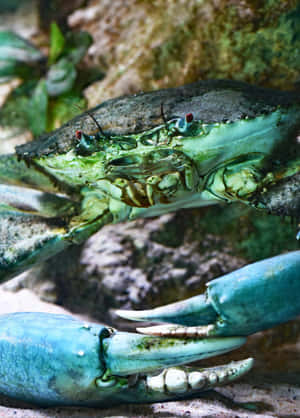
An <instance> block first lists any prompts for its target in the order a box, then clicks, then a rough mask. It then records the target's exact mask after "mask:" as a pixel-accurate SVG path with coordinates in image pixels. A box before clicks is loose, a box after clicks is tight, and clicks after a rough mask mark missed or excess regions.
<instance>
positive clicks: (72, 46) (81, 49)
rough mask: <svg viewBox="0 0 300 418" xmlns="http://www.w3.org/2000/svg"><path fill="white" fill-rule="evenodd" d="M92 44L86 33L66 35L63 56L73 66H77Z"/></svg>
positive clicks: (89, 36)
mask: <svg viewBox="0 0 300 418" xmlns="http://www.w3.org/2000/svg"><path fill="white" fill-rule="evenodd" d="M92 42H93V40H92V37H91V35H90V34H89V33H88V32H84V31H81V32H69V33H68V35H67V43H66V48H65V56H66V57H68V59H69V60H71V61H72V62H73V63H74V64H78V63H79V61H81V59H82V58H83V57H84V56H85V54H86V52H87V50H88V48H89V47H90V46H91V45H92Z"/></svg>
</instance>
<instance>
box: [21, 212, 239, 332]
mask: <svg viewBox="0 0 300 418" xmlns="http://www.w3.org/2000/svg"><path fill="white" fill-rule="evenodd" d="M197 213H198V215H197ZM197 216H200V217H201V211H197V212H196V217H194V218H193V222H190V219H191V217H190V215H189V212H188V211H186V212H179V213H175V214H168V215H165V216H162V217H160V218H157V219H147V220H138V221H134V222H131V223H125V224H118V225H109V226H106V227H105V228H103V229H102V230H101V231H99V232H98V233H97V234H95V235H94V236H92V237H91V238H90V239H89V240H88V241H87V242H86V243H85V244H83V246H81V247H78V246H74V247H72V248H69V249H68V250H66V251H65V252H64V253H62V254H59V255H58V256H56V257H55V258H53V259H51V260H49V261H47V262H46V263H44V264H43V265H42V266H39V267H37V268H35V269H33V270H31V272H30V273H27V274H26V275H25V276H24V275H23V279H22V280H21V282H20V281H18V282H17V283H18V284H17V287H16V289H19V288H20V287H22V286H29V287H31V288H33V289H34V290H35V291H36V292H37V293H38V294H39V295H40V297H41V298H42V299H44V300H47V301H50V302H56V303H59V304H62V305H64V306H66V307H68V308H69V309H71V310H72V311H74V312H81V313H87V314H89V315H93V316H94V317H95V318H97V319H99V320H100V321H103V322H106V323H111V324H113V325H119V324H122V325H123V322H120V320H119V319H117V318H116V317H115V316H114V314H113V312H112V309H114V308H123V309H145V308H150V307H154V306H158V305H161V304H165V303H170V302H173V301H175V300H179V299H183V298H187V297H190V296H193V295H195V294H197V293H199V292H200V291H204V290H205V286H204V284H205V283H206V281H207V280H210V279H213V278H214V277H218V276H220V275H222V274H224V273H227V272H229V271H232V270H234V269H236V268H238V267H240V266H242V265H243V264H244V263H245V261H244V260H242V259H241V258H238V257H236V256H234V255H232V253H231V249H230V248H229V247H227V246H225V244H224V242H223V241H222V239H221V238H218V237H217V236H213V235H209V234H207V235H206V236H204V237H203V239H202V240H201V241H200V242H199V241H196V240H195V239H194V238H193V237H191V230H192V228H193V229H194V227H193V224H195V225H196V224H197ZM216 248H217V249H216ZM51 283H52V285H51ZM53 283H54V284H55V285H53Z"/></svg>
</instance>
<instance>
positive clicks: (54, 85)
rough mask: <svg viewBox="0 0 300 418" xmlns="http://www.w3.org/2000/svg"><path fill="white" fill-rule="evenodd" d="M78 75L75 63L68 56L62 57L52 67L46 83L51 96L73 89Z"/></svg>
mask: <svg viewBox="0 0 300 418" xmlns="http://www.w3.org/2000/svg"><path fill="white" fill-rule="evenodd" d="M76 76H77V71H76V68H75V65H74V64H73V63H72V62H71V61H69V60H68V59H66V58H61V59H60V60H59V61H58V62H57V63H56V64H54V65H52V66H51V67H50V70H49V71H48V73H47V77H46V85H47V90H48V93H49V95H50V96H58V95H60V94H62V93H65V92H66V91H69V90H71V88H72V87H73V84H74V82H75V79H76Z"/></svg>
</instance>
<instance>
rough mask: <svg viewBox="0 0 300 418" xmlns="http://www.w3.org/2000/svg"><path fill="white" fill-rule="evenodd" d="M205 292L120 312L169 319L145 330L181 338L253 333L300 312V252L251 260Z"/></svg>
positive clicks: (134, 316) (140, 317) (126, 315)
mask: <svg viewBox="0 0 300 418" xmlns="http://www.w3.org/2000/svg"><path fill="white" fill-rule="evenodd" d="M207 287H208V288H207V291H206V292H205V294H202V295H199V296H195V297H192V298H190V299H186V300H184V301H181V302H177V303H172V304H170V305H166V306H162V307H158V308H155V309H150V310H146V311H123V310H118V311H116V313H117V314H118V315H119V316H121V317H123V318H127V319H131V320H136V321H153V322H167V323H169V324H170V323H171V324H176V325H169V324H168V325H158V326H153V327H146V328H138V331H139V332H142V333H145V334H150V335H159V336H165V337H166V336H173V337H174V336H177V337H189V338H193V337H194V338H199V337H209V336H230V335H250V334H253V333H255V332H257V331H262V330H264V329H267V328H270V327H273V326H274V325H277V324H280V323H282V322H285V321H288V320H290V319H292V318H294V317H295V316H297V315H299V314H300V299H299V298H298V297H296V296H297V295H299V292H300V251H294V252H290V253H287V254H283V255H280V256H277V257H273V258H269V259H266V260H263V261H259V262H257V263H253V264H250V265H248V266H246V267H243V268H241V269H239V270H236V271H234V272H232V273H230V274H227V275H225V276H223V277H220V278H218V279H216V280H212V281H211V282H209V283H208V284H207Z"/></svg>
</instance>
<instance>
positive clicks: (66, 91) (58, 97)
mask: <svg viewBox="0 0 300 418" xmlns="http://www.w3.org/2000/svg"><path fill="white" fill-rule="evenodd" d="M91 43H92V39H91V36H90V35H89V34H88V33H87V32H77V33H73V32H69V33H66V34H63V33H62V32H61V30H60V29H59V27H58V26H57V25H56V24H55V23H52V24H51V27H50V41H49V56H48V57H46V56H45V55H44V54H43V53H41V51H40V50H39V49H37V48H36V47H35V46H34V45H32V44H31V43H29V42H28V41H26V40H25V39H23V38H22V37H20V36H19V35H17V34H15V33H13V32H9V31H3V32H0V56H1V60H0V82H1V81H7V80H9V79H10V78H14V77H19V78H21V79H22V81H23V82H22V84H21V85H20V86H19V87H17V88H16V89H15V90H14V91H13V92H12V94H11V95H10V96H9V98H8V100H7V101H6V103H5V104H4V106H3V108H2V109H1V115H0V124H1V125H2V126H14V127H20V128H21V129H29V130H30V131H31V132H32V133H33V135H34V136H38V135H40V134H42V133H43V132H45V131H51V130H52V129H54V128H57V127H58V126H60V125H61V124H62V123H64V122H66V121H67V120H69V119H70V118H72V117H74V116H75V115H76V114H78V113H81V112H82V111H83V110H84V109H85V107H86V103H85V100H84V98H83V96H82V90H83V89H84V87H86V86H87V85H88V84H89V83H91V82H92V81H93V80H95V79H97V78H101V77H102V74H101V73H100V72H99V71H96V72H93V71H84V70H83V69H81V68H80V67H79V64H80V61H81V60H82V58H83V57H84V56H85V54H86V51H87V49H88V48H89V46H90V45H91Z"/></svg>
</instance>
